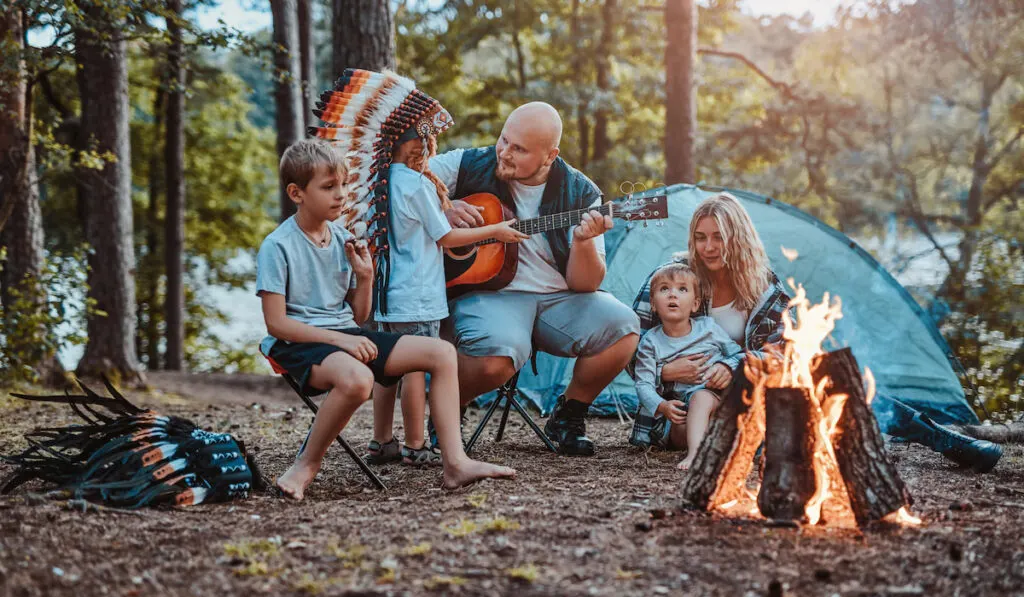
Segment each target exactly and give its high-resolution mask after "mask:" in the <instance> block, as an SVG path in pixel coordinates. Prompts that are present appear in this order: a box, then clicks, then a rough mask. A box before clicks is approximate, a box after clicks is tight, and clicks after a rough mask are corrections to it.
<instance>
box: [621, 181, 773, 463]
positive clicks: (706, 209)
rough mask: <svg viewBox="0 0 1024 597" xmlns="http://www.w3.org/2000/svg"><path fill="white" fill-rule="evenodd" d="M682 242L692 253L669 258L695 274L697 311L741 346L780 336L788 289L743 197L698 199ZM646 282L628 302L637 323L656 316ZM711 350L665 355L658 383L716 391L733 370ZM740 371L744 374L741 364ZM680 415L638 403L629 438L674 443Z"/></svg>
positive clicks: (754, 346)
mask: <svg viewBox="0 0 1024 597" xmlns="http://www.w3.org/2000/svg"><path fill="white" fill-rule="evenodd" d="M687 245H688V246H689V247H690V251H689V254H688V255H687V254H685V253H677V254H676V255H674V256H673V261H675V262H680V263H686V264H688V265H689V266H690V268H691V269H693V271H694V272H695V273H696V274H697V279H698V282H699V284H700V294H701V296H703V297H705V300H702V301H701V304H700V308H699V310H698V312H696V313H694V315H695V316H700V315H703V316H708V317H711V318H712V319H713V320H714V322H715V323H717V324H718V325H719V326H721V327H722V329H724V330H725V332H726V333H727V334H728V336H729V337H730V338H731V339H732V341H733V342H735V343H737V344H739V345H740V346H741V347H743V349H744V351H746V352H755V353H757V352H760V351H762V350H764V349H765V346H766V345H768V344H772V343H775V342H779V341H781V340H782V330H783V324H782V314H783V312H785V310H786V308H787V307H788V305H789V296H788V295H787V294H786V291H785V289H784V288H783V286H782V282H780V281H779V278H778V276H776V275H775V272H773V271H772V270H771V267H770V266H769V263H768V256H767V255H766V254H765V251H764V245H763V244H762V243H761V237H759V236H758V234H757V230H755V229H754V223H753V222H751V221H750V216H749V215H748V214H747V210H745V209H744V208H743V206H742V205H740V202H739V201H738V200H737V199H736V198H735V197H733V196H732V195H730V194H729V193H720V194H719V195H717V196H714V197H709V198H708V199H706V200H705V201H704V202H702V203H701V204H700V205H699V206H698V207H697V211H696V212H694V214H693V219H692V220H691V221H690V234H689V241H688V243H687ZM658 269H661V268H660V267H659V268H658ZM656 271H657V270H656ZM653 274H654V272H652V273H651V275H652V276H653ZM650 285H651V276H648V277H647V279H646V280H644V283H643V286H642V287H641V288H640V292H639V294H638V295H637V297H636V300H635V301H634V302H633V310H634V311H636V313H637V315H638V316H639V317H640V328H641V329H642V330H649V329H651V328H652V327H654V326H656V325H659V324H660V323H661V322H660V321H659V318H658V316H657V315H656V314H655V313H654V312H653V310H652V309H651V289H650ZM710 358H711V355H710V354H702V353H698V354H694V355H689V356H685V357H680V358H678V359H675V360H673V361H670V362H668V363H665V364H664V366H663V367H662V369H661V380H662V383H670V382H676V383H681V384H687V385H697V384H703V385H704V386H706V387H707V388H709V389H712V390H719V391H722V390H725V389H727V388H729V386H730V385H731V384H732V380H733V376H734V372H733V371H732V370H731V369H730V368H729V367H726V366H724V365H722V364H721V363H715V364H712V365H710V366H709V364H708V361H709V359H710ZM737 373H738V374H739V377H740V378H742V368H738V369H737ZM683 417H685V415H683ZM682 420H683V419H680V420H678V421H669V420H668V419H666V418H664V417H660V416H651V415H650V414H648V413H646V412H644V410H643V409H641V411H640V412H638V413H637V417H636V419H635V421H634V426H633V434H632V436H631V437H630V443H632V444H634V445H639V446H646V445H656V446H659V447H665V448H669V447H672V446H673V445H674V444H675V442H673V441H672V439H671V438H672V428H673V427H674V426H676V425H679V424H681V423H682ZM648 438H649V439H648ZM694 448H695V447H694ZM691 451H692V449H691Z"/></svg>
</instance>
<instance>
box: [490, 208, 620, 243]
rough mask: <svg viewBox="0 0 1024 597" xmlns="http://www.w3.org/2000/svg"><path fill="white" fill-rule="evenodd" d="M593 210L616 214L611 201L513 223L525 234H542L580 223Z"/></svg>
mask: <svg viewBox="0 0 1024 597" xmlns="http://www.w3.org/2000/svg"><path fill="white" fill-rule="evenodd" d="M591 211H596V212H599V213H600V214H601V215H603V216H610V215H614V211H613V208H612V204H611V203H604V204H601V205H600V206H599V207H585V208H583V209H574V210H572V211H563V212H562V213H557V214H549V215H546V216H540V217H539V218H531V219H529V220H520V221H518V222H516V223H515V224H513V225H512V227H513V228H515V229H516V230H518V231H520V232H522V233H523V234H529V235H534V234H540V233H542V232H548V231H549V230H559V229H562V228H568V227H570V226H575V225H577V224H579V223H580V220H582V219H583V214H585V213H589V212H591ZM496 242H498V241H496V240H494V239H493V238H492V239H488V240H482V241H480V242H478V243H476V244H477V245H489V244H491V243H496Z"/></svg>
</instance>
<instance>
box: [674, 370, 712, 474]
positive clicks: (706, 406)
mask: <svg viewBox="0 0 1024 597" xmlns="http://www.w3.org/2000/svg"><path fill="white" fill-rule="evenodd" d="M717 405H718V397H717V396H716V395H715V394H714V392H712V391H710V390H697V391H696V392H694V394H693V396H691V397H690V407H689V410H688V411H687V413H686V458H684V459H683V461H682V462H680V463H679V468H680V469H681V470H684V471H685V470H688V469H689V468H690V466H691V465H692V464H693V459H694V458H696V457H697V448H698V447H700V442H701V441H702V440H703V439H704V433H706V432H707V430H708V421H710V420H711V413H712V411H714V410H715V407H716V406H717Z"/></svg>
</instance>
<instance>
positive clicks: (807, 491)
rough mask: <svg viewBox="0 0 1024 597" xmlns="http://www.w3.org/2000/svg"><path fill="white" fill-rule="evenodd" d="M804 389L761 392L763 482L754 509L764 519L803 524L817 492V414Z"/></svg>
mask: <svg viewBox="0 0 1024 597" xmlns="http://www.w3.org/2000/svg"><path fill="white" fill-rule="evenodd" d="M811 400H812V399H811V396H810V393H809V392H808V391H807V390H806V389H804V388H768V389H767V390H766V391H765V427H766V428H767V429H771V433H769V434H767V435H766V436H765V444H764V478H763V479H762V482H761V491H760V492H759V493H758V495H757V505H758V508H759V509H760V510H761V514H764V515H765V516H766V517H768V518H772V519H775V520H800V521H805V520H806V514H805V512H806V508H807V503H808V502H810V501H811V497H813V496H814V493H815V490H816V488H817V481H816V480H815V476H814V438H815V431H814V429H815V427H816V426H817V424H818V422H819V419H820V417H821V414H820V411H819V410H818V409H817V408H814V405H813V404H812V403H811Z"/></svg>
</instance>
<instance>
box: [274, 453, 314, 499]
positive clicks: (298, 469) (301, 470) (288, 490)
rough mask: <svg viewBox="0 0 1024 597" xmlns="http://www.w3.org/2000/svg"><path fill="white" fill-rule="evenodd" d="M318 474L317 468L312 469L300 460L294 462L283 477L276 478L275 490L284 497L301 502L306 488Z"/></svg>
mask: <svg viewBox="0 0 1024 597" xmlns="http://www.w3.org/2000/svg"><path fill="white" fill-rule="evenodd" d="M318 472H319V467H316V468H314V467H313V466H310V465H308V464H305V463H303V462H302V461H300V460H296V461H295V463H294V464H292V465H291V466H290V467H289V468H288V470H286V471H285V472H284V474H283V475H281V476H280V477H278V478H277V483H275V485H277V488H278V489H280V490H281V492H282V493H284V494H285V495H286V496H288V497H290V498H292V499H293V500H295V501H302V497H303V495H304V494H305V493H306V488H307V487H309V484H310V483H312V482H313V478H314V477H316V474H317V473H318Z"/></svg>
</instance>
